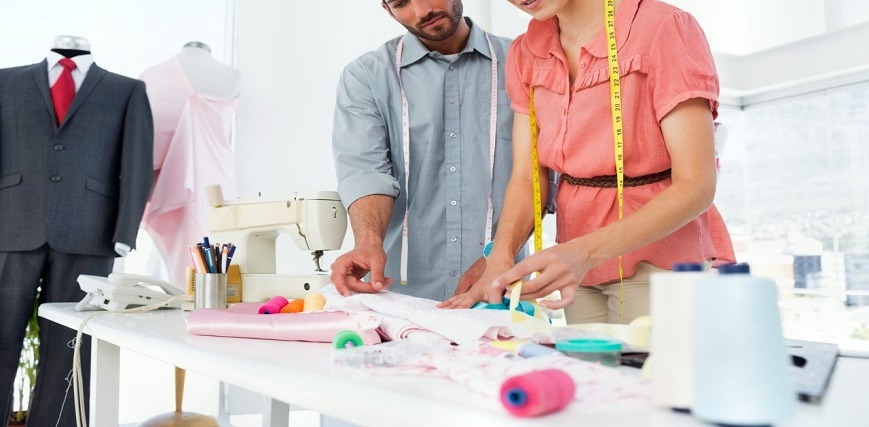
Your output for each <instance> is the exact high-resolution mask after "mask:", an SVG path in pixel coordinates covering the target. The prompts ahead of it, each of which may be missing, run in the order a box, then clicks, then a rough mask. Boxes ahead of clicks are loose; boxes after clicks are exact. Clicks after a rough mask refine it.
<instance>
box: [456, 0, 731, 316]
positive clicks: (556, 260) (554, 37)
mask: <svg viewBox="0 0 869 427" xmlns="http://www.w3.org/2000/svg"><path fill="white" fill-rule="evenodd" d="M510 2H511V3H513V4H514V5H515V6H516V7H518V8H519V9H521V10H523V11H525V12H527V13H528V14H530V15H531V16H532V17H533V18H534V19H533V20H532V21H531V22H530V24H529V25H528V31H527V32H526V33H525V34H523V35H520V36H519V37H518V38H516V40H515V41H514V42H513V44H512V46H511V48H510V52H509V55H508V58H507V91H508V94H509V95H510V99H511V100H512V107H513V110H514V114H515V116H514V125H513V156H514V159H516V161H515V162H514V166H513V173H512V176H511V179H510V183H509V185H508V187H507V194H506V198H505V202H504V205H505V209H504V213H503V214H502V217H501V219H500V221H499V223H498V229H497V234H496V236H495V241H494V244H493V247H492V251H491V254H490V255H489V257H488V260H487V261H488V262H487V267H486V270H485V272H484V273H483V275H482V276H481V278H480V279H479V280H478V281H477V282H476V283H475V284H474V285H473V286H472V287H471V288H470V289H469V290H467V291H466V292H464V291H465V290H461V292H464V293H459V291H457V294H456V296H454V297H453V298H451V299H449V300H447V301H445V302H444V303H442V304H441V306H442V307H448V308H460V307H469V306H471V305H473V304H474V303H476V302H478V301H482V300H488V302H492V303H494V302H500V300H501V297H502V296H503V294H504V290H505V288H506V286H507V285H509V284H510V283H513V282H514V281H516V280H518V279H520V278H522V277H524V276H527V275H529V274H531V273H532V272H534V271H539V272H540V274H539V276H537V277H536V278H534V279H533V280H530V281H526V282H525V284H524V286H523V289H522V299H532V298H541V297H544V296H546V295H548V294H550V293H552V292H553V291H556V290H559V291H561V299H560V300H558V301H547V300H544V301H542V302H541V304H542V305H544V306H546V307H548V308H552V309H557V308H562V307H564V308H565V312H566V315H567V321H568V323H569V324H574V323H586V322H623V323H627V322H630V321H631V320H633V319H634V318H636V317H639V316H643V315H646V314H648V312H649V274H650V273H651V272H654V271H660V270H668V269H671V268H672V267H673V265H674V264H675V263H678V262H704V263H712V264H717V263H723V262H732V261H734V255H733V247H732V244H731V241H730V237H729V235H728V233H727V229H726V227H725V225H724V221H723V220H722V218H721V215H720V214H719V213H718V210H717V209H716V208H715V206H713V205H712V199H713V197H714V195H715V185H716V171H715V150H714V147H713V119H714V118H715V117H716V116H717V114H718V111H717V109H718V77H717V75H716V71H715V65H714V63H713V59H712V54H711V53H710V51H709V45H708V43H707V41H706V37H705V35H704V34H703V31H702V30H701V28H700V26H699V25H698V24H697V22H696V21H695V20H694V18H693V17H692V16H691V15H690V14H688V13H687V12H684V11H682V10H680V9H677V8H676V7H673V6H671V5H669V4H666V3H663V2H660V1H656V0H616V1H615V7H616V13H615V32H616V42H617V43H616V45H617V49H618V59H619V67H620V76H621V77H620V79H621V85H620V89H621V99H622V105H623V107H622V116H623V129H624V176H625V178H624V189H623V191H624V211H623V212H624V214H623V218H622V219H621V220H619V219H618V200H617V189H616V176H615V170H616V166H615V164H616V163H615V150H614V148H613V124H612V114H611V109H610V108H611V106H610V83H609V67H608V51H607V48H608V43H607V36H606V34H605V33H604V31H603V28H604V23H605V19H604V17H605V6H606V0H530V1H529V0H510ZM532 87H533V88H534V108H535V116H536V122H537V124H538V128H539V133H538V141H539V142H538V151H539V158H540V160H539V161H540V164H539V167H538V170H537V171H534V172H535V173H538V174H539V176H540V177H541V182H544V183H545V182H547V177H548V174H549V171H550V170H553V171H555V172H558V173H560V174H562V179H561V182H560V186H559V189H558V193H557V195H556V204H557V207H558V213H557V215H556V228H557V236H556V241H557V243H558V244H557V245H555V246H553V247H551V248H548V249H545V250H543V251H541V252H538V253H535V254H534V255H533V256H531V257H528V258H526V259H525V260H524V261H522V262H520V263H518V264H515V265H514V261H513V256H514V254H515V253H516V251H518V249H519V248H520V246H521V245H522V244H523V243H524V242H525V240H526V239H527V237H528V235H529V233H530V232H531V230H532V228H533V217H534V213H533V192H532V187H531V185H532V184H531V183H532V176H531V174H532V167H531V163H530V159H531V127H530V117H529V114H530V110H529V106H530V101H531V100H530V96H531V88H532ZM520 159H528V161H524V162H523V161H521V160H520ZM547 190H548V189H547V188H546V187H545V186H544V188H542V193H543V194H542V199H543V200H544V201H545V200H546V197H547V192H548V191H547ZM619 256H621V258H622V259H621V264H622V267H623V273H622V276H621V278H620V275H619ZM622 303H623V305H622Z"/></svg>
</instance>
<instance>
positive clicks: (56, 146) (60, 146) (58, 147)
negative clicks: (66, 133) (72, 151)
mask: <svg viewBox="0 0 869 427" xmlns="http://www.w3.org/2000/svg"><path fill="white" fill-rule="evenodd" d="M61 150H63V145H60V144H57V145H55V146H54V151H61Z"/></svg>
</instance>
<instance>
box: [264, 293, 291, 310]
mask: <svg viewBox="0 0 869 427" xmlns="http://www.w3.org/2000/svg"><path fill="white" fill-rule="evenodd" d="M288 303H289V301H287V299H286V298H284V297H282V296H276V297H272V299H270V300H268V301H267V302H266V303H265V304H263V305H261V306H260V308H259V310H257V313H259V314H275V313H280V312H281V309H282V308H284V306H285V305H287V304H288Z"/></svg>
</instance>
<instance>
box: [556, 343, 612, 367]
mask: <svg viewBox="0 0 869 427" xmlns="http://www.w3.org/2000/svg"><path fill="white" fill-rule="evenodd" d="M555 349H556V350H558V351H560V352H562V353H564V354H565V355H567V356H570V357H573V358H576V359H580V360H585V361H587V362H593V363H600V364H601V365H604V366H611V367H614V368H615V367H617V366H619V365H621V363H622V343H621V342H620V341H615V340H605V339H595V338H578V339H570V340H562V341H558V342H556V343H555Z"/></svg>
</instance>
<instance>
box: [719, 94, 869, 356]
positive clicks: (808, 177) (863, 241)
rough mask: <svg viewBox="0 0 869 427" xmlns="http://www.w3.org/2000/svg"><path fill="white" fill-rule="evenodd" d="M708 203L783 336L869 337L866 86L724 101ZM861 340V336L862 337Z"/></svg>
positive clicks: (868, 101)
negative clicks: (773, 293)
mask: <svg viewBox="0 0 869 427" xmlns="http://www.w3.org/2000/svg"><path fill="white" fill-rule="evenodd" d="M718 121H720V122H722V123H724V124H725V126H726V127H727V130H728V138H727V141H726V143H725V145H724V147H723V150H721V151H720V155H721V164H722V166H721V173H720V176H719V183H718V193H717V195H716V205H717V206H718V208H719V209H720V211H721V213H722V215H723V216H724V218H725V221H726V222H727V225H728V228H729V229H730V232H731V235H732V236H733V239H734V245H735V248H736V251H737V258H738V259H739V260H740V261H747V262H749V263H750V264H751V266H752V270H753V273H755V274H757V275H760V276H764V277H769V278H772V279H775V280H776V281H777V283H778V285H779V298H780V308H781V311H782V317H783V322H784V328H785V333H786V334H787V335H789V336H795V337H804V338H808V339H823V340H836V341H842V340H849V339H863V340H867V339H869V329H867V327H869V145H867V142H869V136H867V135H869V85H867V84H864V85H858V86H850V87H846V88H841V89H835V90H828V91H823V92H819V93H815V94H812V95H807V96H802V97H798V98H791V99H785V100H780V101H777V102H771V103H766V104H760V105H757V106H752V107H747V108H745V109H744V110H738V109H732V108H722V111H721V114H720V116H719V118H718ZM866 343H867V344H869V342H866Z"/></svg>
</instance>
